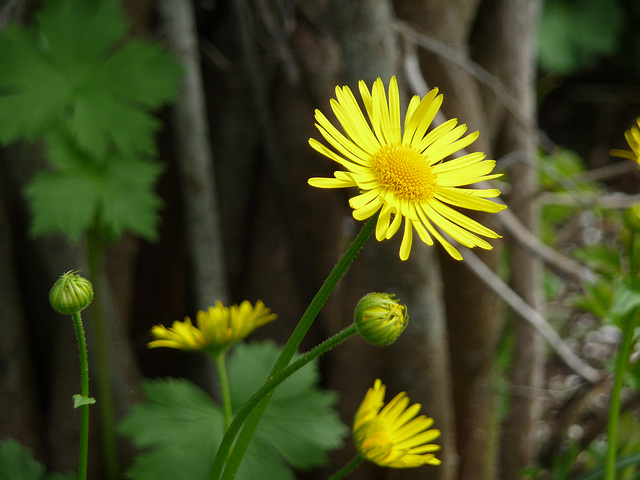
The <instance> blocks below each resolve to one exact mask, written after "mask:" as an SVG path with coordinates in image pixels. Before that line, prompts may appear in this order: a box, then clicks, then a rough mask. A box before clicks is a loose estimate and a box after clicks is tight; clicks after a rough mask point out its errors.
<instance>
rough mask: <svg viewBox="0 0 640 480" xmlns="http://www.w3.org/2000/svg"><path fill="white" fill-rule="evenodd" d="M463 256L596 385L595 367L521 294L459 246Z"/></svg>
mask: <svg viewBox="0 0 640 480" xmlns="http://www.w3.org/2000/svg"><path fill="white" fill-rule="evenodd" d="M457 248H459V249H461V252H463V257H464V264H465V265H466V266H467V267H469V269H470V270H471V271H472V272H473V273H474V274H476V275H477V276H478V277H479V278H480V279H481V280H482V281H483V282H484V283H485V284H486V285H487V286H488V287H489V288H490V289H491V290H493V292H495V293H496V294H497V295H498V296H499V297H500V298H502V299H503V300H504V301H505V303H507V304H508V305H509V306H510V307H511V308H513V310H514V311H515V312H516V313H517V314H518V315H519V316H520V317H521V318H522V319H524V320H526V321H527V322H529V323H530V324H531V325H532V326H533V327H534V328H535V329H536V330H538V332H539V333H540V335H542V336H543V337H544V338H545V339H546V340H547V341H548V342H549V345H551V347H552V348H553V350H554V351H555V352H556V353H557V354H558V355H559V356H560V358H562V360H564V362H565V363H566V364H567V366H569V367H570V368H571V369H572V370H573V371H575V372H576V373H577V374H579V375H580V376H582V377H583V378H584V379H586V380H588V381H589V382H591V383H595V382H597V381H599V380H600V378H601V377H602V375H601V373H600V372H599V371H598V370H596V369H595V368H593V367H591V366H589V365H587V364H586V363H585V362H583V361H582V360H581V359H580V358H579V357H578V356H577V355H576V354H575V353H573V351H572V350H571V349H570V348H569V347H568V346H567V344H566V343H565V342H564V341H563V340H562V338H561V337H560V335H558V333H557V332H556V331H555V330H554V329H553V327H552V326H551V325H549V323H548V322H547V321H546V319H545V318H544V317H543V316H542V315H541V314H540V313H539V312H538V311H536V310H534V309H533V308H532V307H531V306H530V305H529V304H528V303H527V302H525V301H524V300H523V299H522V298H521V297H520V296H519V295H518V294H516V293H515V292H514V291H513V290H511V289H510V288H509V287H508V286H507V284H505V283H504V282H503V281H502V279H500V277H498V276H497V275H496V274H495V273H494V272H493V270H491V269H490V268H489V267H488V266H487V265H485V264H484V262H483V261H482V260H480V259H479V258H478V257H477V256H476V255H475V254H474V253H473V252H472V251H471V250H470V249H468V248H465V247H462V246H458V247H457Z"/></svg>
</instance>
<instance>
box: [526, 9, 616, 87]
mask: <svg viewBox="0 0 640 480" xmlns="http://www.w3.org/2000/svg"><path fill="white" fill-rule="evenodd" d="M623 23H624V15H623V12H622V8H621V6H620V4H619V2H618V1H616V0H581V1H574V0H546V1H545V2H544V8H543V10H542V15H541V21H540V31H539V34H538V38H539V50H538V56H539V60H540V64H541V66H542V68H543V69H544V70H547V71H550V72H554V73H559V74H569V73H572V72H575V71H577V70H579V69H581V68H586V67H589V66H591V65H592V64H593V63H595V61H596V60H597V59H598V57H600V56H603V55H606V54H610V53H613V52H614V51H615V49H616V47H617V45H618V42H619V39H620V35H621V33H622V29H623Z"/></svg>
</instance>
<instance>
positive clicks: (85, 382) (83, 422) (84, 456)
mask: <svg viewBox="0 0 640 480" xmlns="http://www.w3.org/2000/svg"><path fill="white" fill-rule="evenodd" d="M71 317H72V318H73V326H74V327H75V330H76V339H77V341H78V354H79V357H80V395H82V396H83V397H84V398H89V358H88V354H87V340H86V338H85V336H84V328H83V327H82V317H81V316H80V312H76V313H72V314H71ZM88 459H89V405H88V404H84V405H81V406H80V452H79V454H78V480H86V478H87V463H88Z"/></svg>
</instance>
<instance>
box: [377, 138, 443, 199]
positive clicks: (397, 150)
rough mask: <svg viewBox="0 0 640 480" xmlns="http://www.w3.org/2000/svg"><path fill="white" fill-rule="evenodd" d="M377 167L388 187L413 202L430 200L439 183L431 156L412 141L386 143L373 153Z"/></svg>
mask: <svg viewBox="0 0 640 480" xmlns="http://www.w3.org/2000/svg"><path fill="white" fill-rule="evenodd" d="M373 171H374V172H375V174H376V176H377V177H378V180H379V181H380V183H381V184H382V185H383V186H384V187H386V188H387V189H388V190H390V191H391V192H392V193H394V194H396V195H397V196H398V197H401V198H405V199H407V200H410V201H412V202H421V201H425V200H428V199H429V198H431V197H432V196H433V194H434V192H435V190H436V187H437V186H438V182H437V180H438V176H437V175H436V174H435V173H434V172H433V169H432V168H431V166H430V165H429V163H428V162H427V159H426V158H425V157H423V156H422V155H421V154H420V152H418V150H416V149H415V148H414V147H411V146H409V145H402V144H399V143H394V144H391V145H385V146H383V147H382V148H381V149H380V150H378V153H376V154H375V156H374V157H373Z"/></svg>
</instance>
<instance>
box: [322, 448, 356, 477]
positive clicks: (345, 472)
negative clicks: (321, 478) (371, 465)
mask: <svg viewBox="0 0 640 480" xmlns="http://www.w3.org/2000/svg"><path fill="white" fill-rule="evenodd" d="M362 460H363V457H362V455H360V454H359V453H358V454H357V455H356V456H355V457H353V458H352V459H351V461H350V462H349V463H347V464H346V465H345V466H344V467H342V468H341V469H340V470H338V471H337V472H336V473H334V474H333V475H331V476H330V477H329V480H341V479H342V478H344V477H346V476H347V475H349V474H350V473H351V472H352V471H353V470H354V469H355V468H356V467H357V466H358V465H360V462H362Z"/></svg>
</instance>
